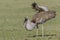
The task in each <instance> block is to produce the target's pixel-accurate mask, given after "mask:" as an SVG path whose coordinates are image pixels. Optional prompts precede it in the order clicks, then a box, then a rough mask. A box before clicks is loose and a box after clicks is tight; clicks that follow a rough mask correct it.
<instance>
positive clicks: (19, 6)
mask: <svg viewBox="0 0 60 40" xmlns="http://www.w3.org/2000/svg"><path fill="white" fill-rule="evenodd" d="M34 1H35V2H37V3H38V4H39V5H42V6H47V7H48V8H49V9H50V10H55V11H56V14H57V15H56V18H54V19H52V20H49V21H47V22H46V23H44V24H43V26H44V34H45V35H49V36H44V37H43V38H42V37H41V36H40V37H28V36H31V35H35V34H36V28H35V29H34V30H32V31H27V30H26V29H25V28H24V25H23V21H24V17H26V16H29V19H31V18H32V16H33V15H34V14H35V13H36V12H35V11H34V10H33V9H32V8H31V4H32V3H33V2H34ZM41 28H42V25H39V35H41V34H42V32H41V31H42V29H41ZM51 34H52V35H53V36H51ZM54 34H55V35H54ZM0 40H60V0H0Z"/></svg>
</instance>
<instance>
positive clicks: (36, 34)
mask: <svg viewBox="0 0 60 40" xmlns="http://www.w3.org/2000/svg"><path fill="white" fill-rule="evenodd" d="M36 26H37V31H36V36H38V24H37V25H36Z"/></svg>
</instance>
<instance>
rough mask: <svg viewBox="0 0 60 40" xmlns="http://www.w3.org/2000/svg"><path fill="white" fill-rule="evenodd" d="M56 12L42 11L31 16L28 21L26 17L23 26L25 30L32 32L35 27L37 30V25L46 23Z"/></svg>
mask: <svg viewBox="0 0 60 40" xmlns="http://www.w3.org/2000/svg"><path fill="white" fill-rule="evenodd" d="M55 16H56V12H55V11H43V12H40V13H36V14H35V15H33V17H32V19H31V20H29V19H28V17H26V18H25V20H24V24H25V28H26V29H27V30H32V29H34V28H35V27H37V29H38V24H43V23H45V22H46V21H48V20H50V19H53V18H55Z"/></svg>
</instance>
